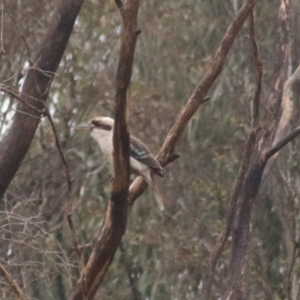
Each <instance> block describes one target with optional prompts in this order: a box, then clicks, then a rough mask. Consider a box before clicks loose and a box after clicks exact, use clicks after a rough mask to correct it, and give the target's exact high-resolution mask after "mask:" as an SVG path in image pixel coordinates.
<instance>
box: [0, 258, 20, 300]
mask: <svg viewBox="0 0 300 300" xmlns="http://www.w3.org/2000/svg"><path fill="white" fill-rule="evenodd" d="M0 274H1V275H2V277H3V278H4V279H5V280H6V282H7V283H8V284H9V285H10V286H11V287H12V289H13V290H14V292H15V293H16V294H17V295H18V297H19V298H18V299H19V300H25V295H24V293H23V291H22V290H21V288H20V287H19V286H18V285H17V283H16V282H15V281H14V280H13V279H12V277H11V275H10V274H9V273H8V272H7V270H6V269H5V268H4V266H3V265H2V264H1V263H0Z"/></svg>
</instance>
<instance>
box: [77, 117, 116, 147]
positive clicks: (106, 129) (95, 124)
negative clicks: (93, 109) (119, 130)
mask: <svg viewBox="0 0 300 300" xmlns="http://www.w3.org/2000/svg"><path fill="white" fill-rule="evenodd" d="M113 127H114V120H113V119H112V118H109V117H96V118H93V119H91V120H90V121H89V122H88V123H83V124H80V125H78V126H77V127H76V129H77V130H81V131H89V132H90V133H91V136H92V137H93V138H94V139H95V140H97V141H98V142H99V141H100V140H101V139H103V138H104V137H108V136H112V133H113Z"/></svg>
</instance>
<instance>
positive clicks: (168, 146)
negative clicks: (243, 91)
mask: <svg viewBox="0 0 300 300" xmlns="http://www.w3.org/2000/svg"><path fill="white" fill-rule="evenodd" d="M254 4H255V1H254V0H247V1H246V2H245V3H244V5H243V6H242V7H241V8H240V10H239V12H238V13H237V15H236V16H235V18H234V20H233V21H232V23H231V24H230V25H229V27H228V29H227V30H226V32H225V34H224V36H223V38H222V40H221V42H220V44H219V46H218V49H217V51H216V54H215V56H214V59H213V62H212V65H211V68H210V69H208V71H207V72H206V73H205V75H204V77H203V79H202V80H201V81H200V82H199V84H198V85H197V87H196V88H195V90H194V91H193V93H192V95H191V96H190V98H189V100H188V101H187V103H186V105H185V106H184V107H183V108H182V110H181V111H180V112H179V114H178V116H177V118H176V120H175V122H174V124H173V126H172V128H171V129H170V131H169V133H168V135H167V137H166V139H165V141H164V144H163V145H162V147H161V149H160V151H159V153H158V155H157V158H158V160H159V162H160V163H161V165H162V166H166V165H167V164H168V163H169V158H170V157H172V155H173V153H174V149H175V146H176V145H177V143H178V141H179V139H180V138H181V136H182V133H183V131H184V129H185V127H186V125H187V123H188V121H189V120H190V119H191V117H192V116H193V114H194V113H195V112H196V111H197V109H198V108H199V106H200V105H201V104H203V103H204V102H206V101H207V100H208V99H207V98H205V95H206V94H207V92H208V91H209V89H210V88H211V86H212V85H213V83H214V82H215V80H216V79H217V77H218V76H219V74H220V73H221V71H222V68H223V65H224V62H225V60H226V57H227V54H228V51H229V50H230V48H231V46H232V44H233V42H234V40H235V38H236V36H237V34H238V32H239V30H240V29H241V27H242V25H243V24H244V22H245V20H246V19H247V17H248V16H249V14H250V12H251V10H252V8H253V7H254ZM146 188H147V184H146V183H145V182H144V181H143V180H142V179H141V178H137V179H136V180H135V181H134V182H133V183H132V184H131V185H130V188H129V199H128V201H129V207H130V206H131V205H132V204H133V203H134V201H135V199H137V198H138V197H139V196H140V195H141V194H142V193H143V192H144V191H145V189H146Z"/></svg>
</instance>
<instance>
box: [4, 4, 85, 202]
mask: <svg viewBox="0 0 300 300" xmlns="http://www.w3.org/2000/svg"><path fill="white" fill-rule="evenodd" d="M82 3H83V0H61V1H58V7H57V9H56V11H55V13H54V15H53V17H52V19H51V21H50V23H49V29H48V32H47V33H46V35H45V38H44V40H43V42H42V44H41V46H40V49H39V51H38V53H37V55H36V57H35V58H34V60H33V62H32V66H31V68H30V70H29V71H28V73H27V75H26V79H25V82H24V85H23V88H22V93H21V95H20V98H21V99H22V100H23V101H22V102H19V104H18V106H17V112H16V114H15V117H14V120H13V124H12V126H11V128H10V129H9V131H8V133H7V135H6V136H5V138H4V139H3V140H2V141H1V144H0V198H2V197H3V195H4V193H5V191H6V189H7V187H8V186H9V184H10V182H11V180H12V178H13V177H14V175H15V174H16V172H17V170H18V168H19V167H20V165H21V163H22V160H23V159H24V157H25V155H26V153H27V151H28V149H29V146H30V144H31V142H32V139H33V137H34V134H35V131H36V129H37V126H38V125H39V122H40V118H41V116H42V115H43V107H44V102H45V101H46V99H47V97H48V94H49V90H50V86H51V83H52V79H53V77H54V75H55V72H56V70H57V68H58V65H59V63H60V61H61V58H62V56H63V54H64V51H65V49H66V47H67V44H68V41H69V38H70V35H71V33H72V30H73V26H74V23H75V20H76V18H77V15H78V13H79V11H80V8H81V6H82Z"/></svg>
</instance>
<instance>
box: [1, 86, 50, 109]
mask: <svg viewBox="0 0 300 300" xmlns="http://www.w3.org/2000/svg"><path fill="white" fill-rule="evenodd" d="M0 91H2V92H4V93H6V94H8V95H10V96H12V97H14V98H16V99H18V100H19V101H20V102H22V103H23V104H24V105H26V106H27V107H29V108H30V109H32V110H33V111H35V112H36V113H38V114H39V115H44V114H45V110H40V109H37V108H36V107H34V106H32V105H30V104H29V103H27V102H26V101H24V100H23V99H22V97H20V96H19V95H18V94H17V93H19V92H15V91H14V90H13V89H12V88H10V87H8V86H4V85H1V84H0ZM19 94H20V93H19ZM20 95H22V94H20ZM24 96H26V95H24ZM35 100H36V99H35ZM42 103H43V102H42Z"/></svg>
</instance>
